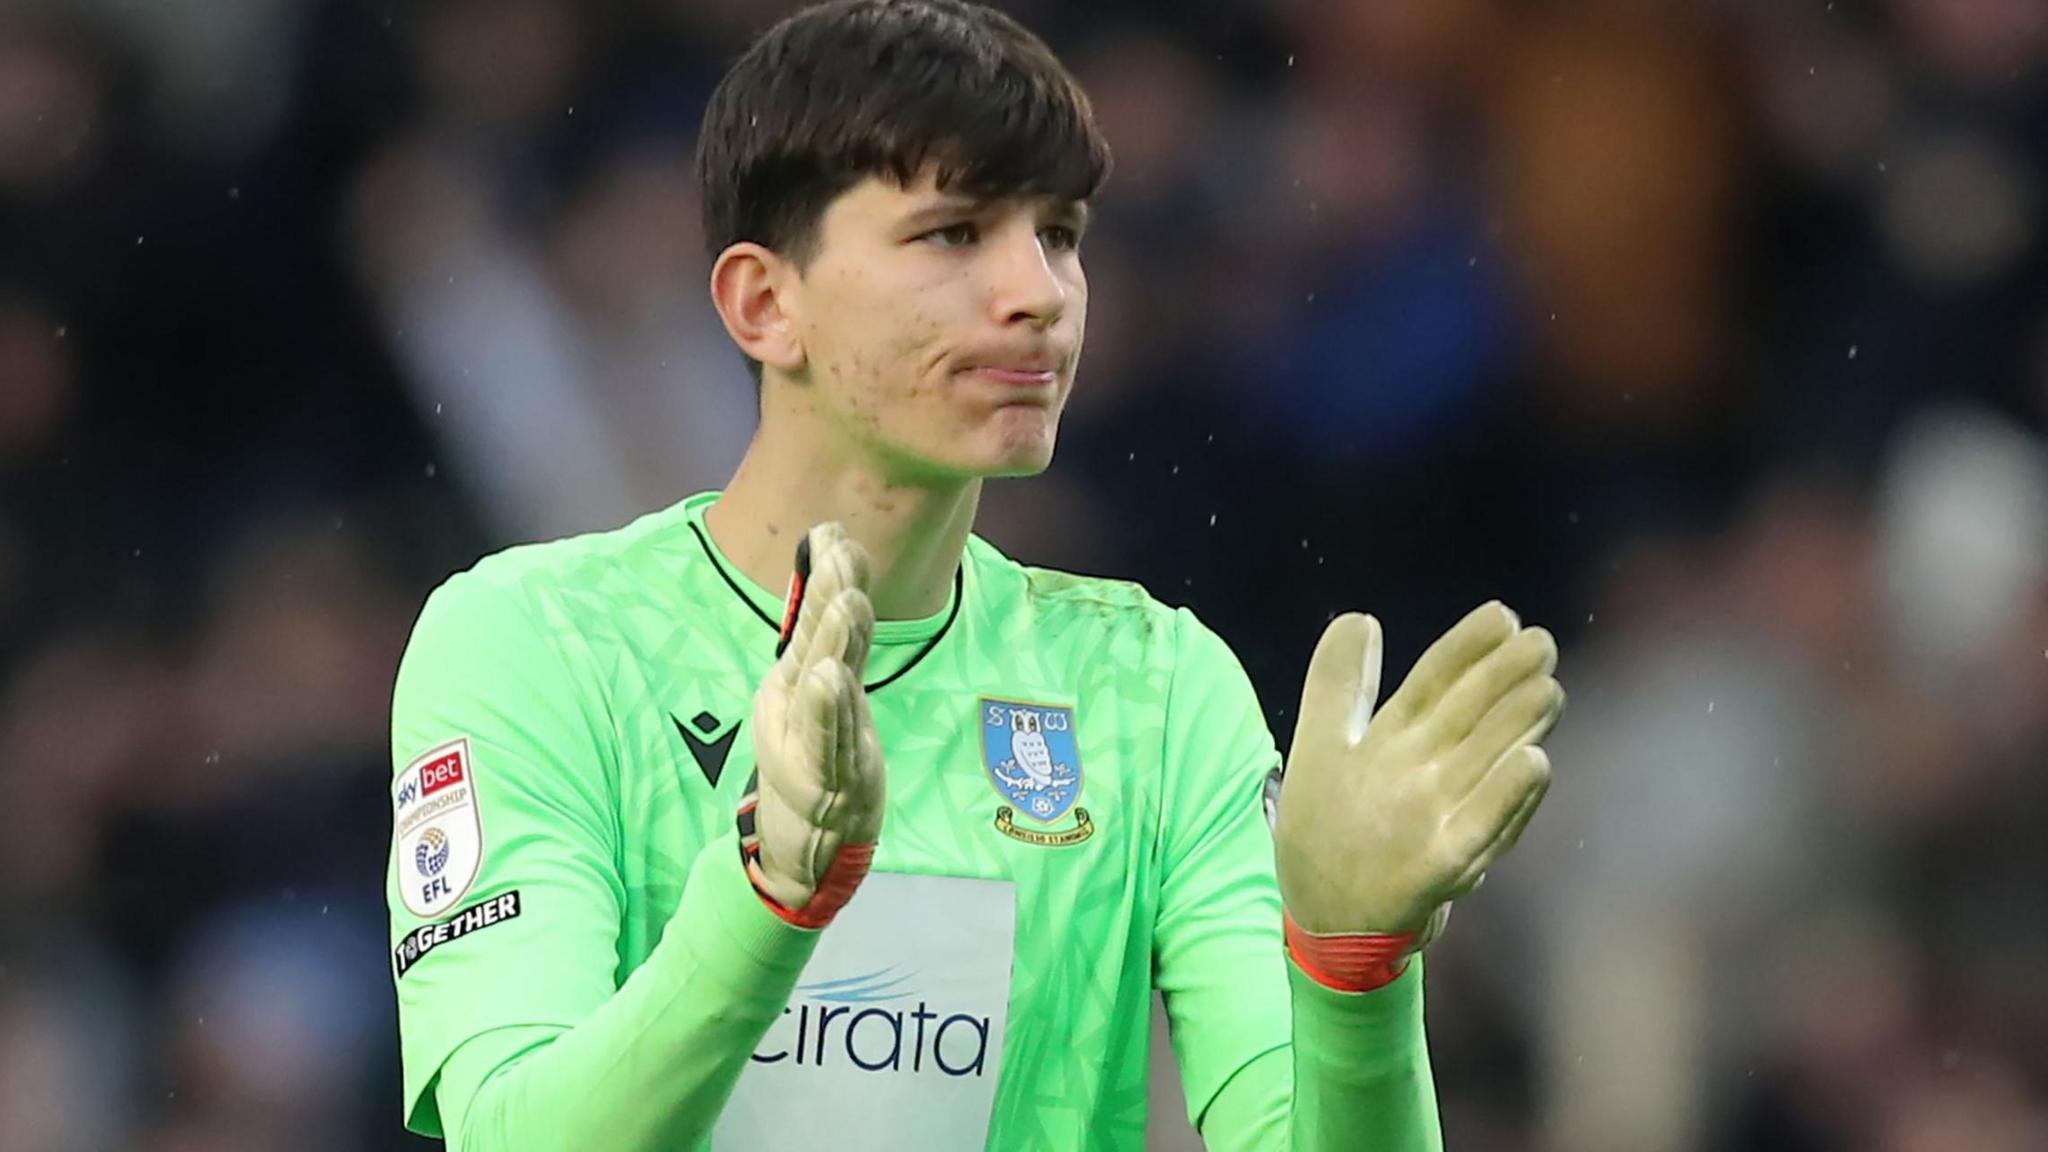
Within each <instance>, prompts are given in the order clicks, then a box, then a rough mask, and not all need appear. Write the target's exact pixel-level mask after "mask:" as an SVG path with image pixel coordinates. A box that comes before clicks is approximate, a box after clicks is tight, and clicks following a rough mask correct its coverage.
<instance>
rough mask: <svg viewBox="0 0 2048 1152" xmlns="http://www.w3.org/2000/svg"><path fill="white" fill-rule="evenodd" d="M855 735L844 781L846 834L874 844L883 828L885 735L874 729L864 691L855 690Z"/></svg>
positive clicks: (860, 841) (851, 838)
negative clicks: (849, 767)
mask: <svg viewBox="0 0 2048 1152" xmlns="http://www.w3.org/2000/svg"><path fill="white" fill-rule="evenodd" d="M852 701H853V724H854V727H853V731H854V736H853V738H852V739H850V740H848V741H847V743H848V744H849V745H851V747H852V749H853V759H852V768H851V770H850V771H849V773H848V775H847V778H846V780H845V781H844V784H843V790H844V792H845V795H846V797H847V803H848V806H849V809H850V810H849V813H848V818H847V821H846V837H847V839H848V840H849V841H850V842H852V843H855V844H872V843H874V842H875V840H876V838H877V837H878V836H879V835H880V833H881V829H882V805H883V801H884V799H885V795H886V793H885V781H884V777H883V768H882V739H881V736H880V734H878V733H877V732H876V731H875V720H874V716H873V715H872V714H871V713H870V712H869V709H868V695H867V693H866V692H865V691H859V692H855V693H854V694H853V697H852Z"/></svg>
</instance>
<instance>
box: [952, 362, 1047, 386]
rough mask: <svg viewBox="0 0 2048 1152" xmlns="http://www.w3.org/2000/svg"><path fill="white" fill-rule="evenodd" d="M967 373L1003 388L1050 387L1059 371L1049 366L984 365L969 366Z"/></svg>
mask: <svg viewBox="0 0 2048 1152" xmlns="http://www.w3.org/2000/svg"><path fill="white" fill-rule="evenodd" d="M967 374H968V375H970V376H979V377H981V378H982V379H983V380H987V381H988V382H990V383H992V384H999V385H1002V386H1003V387H1005V388H1018V389H1041V388H1050V387H1052V386H1053V385H1054V384H1057V383H1058V382H1059V378H1060V377H1059V373H1058V372H1056V371H1054V370H1053V369H1051V368H1037V367H998V366H994V365H985V366H982V367H976V368H969V369H968V370H967Z"/></svg>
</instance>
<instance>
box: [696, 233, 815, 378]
mask: <svg viewBox="0 0 2048 1152" xmlns="http://www.w3.org/2000/svg"><path fill="white" fill-rule="evenodd" d="M796 281H797V277H796V270H795V268H794V267H793V266H791V264H790V263H789V261H787V260H785V259H783V258H782V257H781V256H778V255H776V254H775V252H773V251H772V250H770V249H768V248H765V247H763V246H761V245H759V244H756V243H754V242H752V241H741V242H740V243H738V244H734V245H732V246H731V247H729V248H727V249H726V250H725V251H723V252H721V253H719V254H718V261H717V262H716V263H714V264H713V265H712V266H711V303H712V304H713V305H714V306H715V307H717V309H718V318H719V319H720V320H722V321H724V322H725V331H726V334H727V335H729V336H731V337H732V341H733V343H735V344H737V345H739V348H740V351H741V352H743V353H745V354H746V355H747V356H748V357H750V358H752V359H754V360H757V361H759V362H760V363H762V364H765V365H771V366H773V367H776V368H780V369H782V370H783V371H785V372H793V371H796V370H797V369H799V368H802V367H803V365H804V346H803V339H802V337H801V336H800V335H799V334H798V332H797V326H796V325H795V324H794V323H792V322H791V316H790V307H789V306H790V305H791V304H792V303H793V302H794V301H793V299H792V296H791V290H792V289H793V288H794V287H795V285H796Z"/></svg>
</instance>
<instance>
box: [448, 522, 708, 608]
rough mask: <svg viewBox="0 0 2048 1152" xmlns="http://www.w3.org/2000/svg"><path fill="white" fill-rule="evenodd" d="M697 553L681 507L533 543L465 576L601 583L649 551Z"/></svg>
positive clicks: (488, 559)
mask: <svg viewBox="0 0 2048 1152" xmlns="http://www.w3.org/2000/svg"><path fill="white" fill-rule="evenodd" d="M650 548H653V549H660V550H662V551H663V552H664V553H666V552H668V551H669V550H671V549H676V550H684V549H687V550H688V551H689V552H694V551H695V546H694V543H693V541H692V539H691V537H690V527H689V521H688V519H687V518H686V517H685V516H684V515H683V512H682V510H681V506H680V505H677V506H674V507H670V508H664V509H661V510H660V511H656V512H650V513H648V514H647V515H645V516H642V517H639V518H638V519H636V520H633V521H632V522H630V523H628V524H625V525H623V526H621V527H618V528H609V529H605V530H603V531H598V532H585V533H581V534H579V535H575V536H564V537H561V538H560V539H556V540H544V541H540V542H537V543H532V544H515V545H513V546H512V547H510V548H505V549H502V550H500V551H497V552H493V553H491V554H490V555H488V556H485V557H484V558H482V559H481V560H478V561H477V562H476V564H475V565H474V566H472V567H471V568H470V569H469V571H468V572H467V573H462V574H460V575H459V578H462V579H468V580H478V581H481V582H483V583H486V584H494V585H497V586H499V587H502V588H507V589H517V588H521V587H531V586H533V585H535V584H538V585H541V586H543V587H545V586H547V585H551V584H559V583H562V582H565V581H589V580H594V579H601V578H602V575H603V573H604V572H605V571H606V570H613V569H618V568H621V567H628V566H631V565H632V564H633V562H634V561H635V560H636V558H637V557H638V556H639V555H640V554H642V552H643V550H646V549H650Z"/></svg>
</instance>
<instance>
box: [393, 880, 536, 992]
mask: <svg viewBox="0 0 2048 1152" xmlns="http://www.w3.org/2000/svg"><path fill="white" fill-rule="evenodd" d="M518 916H519V889H517V888H514V889H513V890H512V891H510V892H507V893H505V894H504V895H503V896H497V897H494V898H492V899H489V900H483V901H479V902H477V903H475V904H471V905H470V906H469V907H467V908H464V909H463V910H462V911H460V912H457V913H456V914H455V915H453V916H450V917H449V918H448V919H446V920H443V921H442V922H440V923H439V924H422V925H421V926H419V927H418V928H415V929H413V930H412V931H411V932H410V933H408V934H407V935H406V937H405V939H403V940H400V941H399V942H398V947H396V948H393V949H392V950H391V963H392V966H393V968H395V969H396V970H397V973H398V975H399V977H400V978H403V977H404V976H405V970H406V969H408V968H410V967H412V966H413V965H414V964H417V963H419V962H420V957H422V956H425V955H426V954H427V953H429V952H432V951H433V950H434V949H436V948H439V947H440V946H441V945H443V944H446V943H448V942H449V941H450V940H460V939H462V938H463V937H464V936H467V935H469V934H470V933H472V932H477V931H481V930H483V929H485V928H489V927H490V926H491V925H493V924H503V923H504V922H505V921H507V920H513V919H517V918H518Z"/></svg>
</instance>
